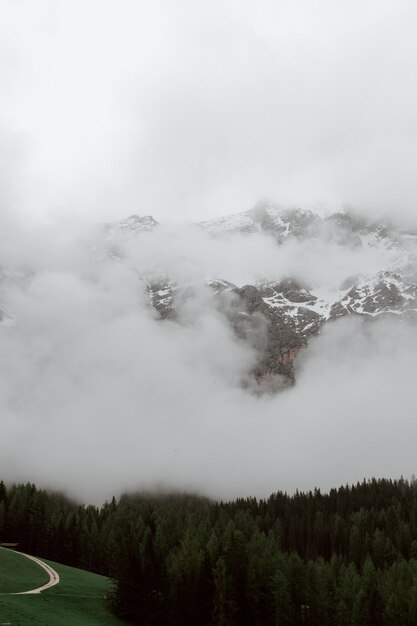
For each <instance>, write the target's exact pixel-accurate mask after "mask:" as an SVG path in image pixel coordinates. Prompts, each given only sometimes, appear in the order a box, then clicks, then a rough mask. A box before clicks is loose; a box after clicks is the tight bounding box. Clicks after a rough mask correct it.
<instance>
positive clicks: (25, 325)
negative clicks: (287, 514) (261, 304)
mask: <svg viewBox="0 0 417 626" xmlns="http://www.w3.org/2000/svg"><path fill="white" fill-rule="evenodd" d="M416 19H417V5H416V3H415V2H413V0H361V1H359V0H352V1H351V2H349V3H336V2H332V1H331V0H321V1H319V2H314V1H312V0H297V1H294V0H280V1H279V2H277V1H275V0H257V1H256V2H255V1H252V0H239V1H238V0H221V1H220V0H213V1H212V2H210V3H199V2H195V1H191V0H179V1H177V2H175V3H173V2H169V0H152V1H151V0H149V1H148V0H139V1H138V0H122V1H120V0H119V1H118V2H116V0H100V1H99V0H72V1H71V2H66V1H65V0H33V1H32V0H31V1H30V2H29V1H28V0H4V2H3V3H2V6H1V16H0V308H1V310H2V311H4V312H5V313H6V314H8V315H10V316H12V317H13V318H14V320H15V325H14V326H10V325H5V326H1V325H0V326H1V327H0V355H1V357H0V369H1V372H0V426H1V437H0V478H3V479H5V480H8V481H18V480H25V481H26V480H30V481H35V482H37V483H39V485H41V486H44V487H52V488H60V489H64V490H66V491H67V492H68V493H70V494H71V495H75V496H77V497H79V498H81V499H83V500H85V501H92V502H95V503H99V502H101V501H102V500H103V499H104V498H108V497H111V496H112V495H113V493H116V494H117V493H120V492H121V491H122V490H125V489H139V488H156V487H163V488H174V489H193V490H198V491H199V492H202V493H206V494H208V495H211V496H213V497H234V496H238V495H249V494H254V495H258V496H261V495H268V494H269V493H270V492H271V491H274V490H277V489H287V490H293V489H295V488H297V487H298V488H301V489H305V488H306V489H309V488H313V487H314V486H316V485H317V486H319V487H321V488H328V487H331V486H335V485H338V484H339V483H342V482H346V481H347V482H352V481H356V480H361V479H362V478H363V477H371V476H374V475H375V476H381V475H388V476H399V475H400V474H404V475H405V476H409V475H411V474H412V473H413V472H415V452H414V450H413V443H412V442H414V441H415V438H416V435H417V425H416V424H415V419H413V406H414V403H415V393H414V392H413V390H414V380H413V374H414V372H415V371H416V365H417V362H416V361H417V350H416V348H417V336H416V328H415V325H413V324H411V322H407V321H405V320H404V319H401V320H400V319H399V318H395V319H387V318H384V319H382V318H381V319H378V320H377V321H374V322H372V323H369V321H368V323H367V322H366V321H364V320H361V319H353V318H352V319H344V320H339V321H337V322H334V323H332V324H329V325H327V326H326V327H325V328H323V330H322V333H321V334H320V336H318V337H316V338H314V339H313V340H311V342H310V344H309V346H308V348H306V349H305V350H303V351H302V352H301V353H300V355H299V357H298V361H297V363H296V378H297V383H296V385H295V386H294V387H293V388H291V389H288V390H286V391H284V392H282V393H280V394H277V395H263V396H257V395H255V394H253V393H251V392H250V390H244V389H243V388H242V385H241V381H242V379H243V378H244V377H245V375H246V374H247V372H249V371H250V370H251V368H252V367H253V366H254V364H255V361H256V358H257V355H256V353H255V351H254V349H253V348H251V347H250V346H249V345H247V344H245V343H242V342H239V341H238V340H237V338H236V335H235V334H234V333H233V331H232V329H231V328H230V325H229V323H228V322H227V319H226V316H225V314H224V312H222V311H221V310H220V309H219V307H218V306H217V305H216V303H215V300H214V299H213V297H212V295H211V292H210V290H209V288H208V287H207V281H208V280H210V279H212V278H223V279H226V280H229V281H232V282H233V283H235V284H236V285H238V286H243V285H245V284H254V283H255V282H256V281H257V280H270V281H278V280H279V279H281V278H283V277H286V276H292V277H295V278H298V279H299V280H300V281H301V282H302V283H306V284H308V285H309V286H310V287H311V288H314V289H316V290H318V291H320V290H321V291H326V290H327V291H329V290H330V291H335V290H337V289H339V288H340V285H341V284H342V283H343V282H344V281H345V280H346V279H348V278H350V277H352V276H359V275H363V276H367V275H372V274H375V273H376V272H378V271H380V270H384V269H392V268H393V267H394V266H395V255H396V250H395V248H392V249H391V250H388V249H386V250H385V251H384V253H382V251H381V249H380V248H377V247H374V248H372V247H368V248H343V247H342V246H341V245H339V244H338V243H337V241H336V239H335V238H332V236H331V233H330V236H328V237H325V238H318V237H313V238H310V239H308V240H305V241H303V242H301V241H297V240H295V239H293V240H288V241H287V242H286V243H285V244H284V245H282V246H277V245H276V244H275V243H274V242H273V240H272V239H271V238H268V237H266V236H265V235H262V234H254V235H251V236H250V237H246V236H242V235H241V236H233V237H230V236H225V237H220V238H218V239H216V238H213V237H210V236H209V235H208V234H206V233H204V232H203V231H202V230H201V228H199V227H197V226H196V225H195V222H198V221H200V220H203V219H209V218H211V217H215V216H219V215H225V214H227V213H233V212H239V211H242V210H246V209H249V208H251V207H253V206H254V205H255V203H256V202H257V201H258V200H260V199H262V198H267V199H268V198H269V199H271V200H273V201H276V202H278V203H279V204H280V205H281V206H295V205H297V206H298V205H301V206H303V207H306V208H311V207H312V208H314V209H315V210H317V211H319V212H321V213H324V212H326V211H330V212H332V211H335V210H337V209H339V208H340V207H342V206H350V207H354V208H355V209H357V210H358V211H359V212H361V213H363V214H365V215H366V216H368V217H369V218H372V217H374V216H376V215H381V214H384V215H386V216H388V217H389V218H390V219H392V220H394V222H396V223H397V224H398V225H399V226H402V227H413V228H414V229H415V228H417V211H416V208H415V207H416V204H415V199H416V197H417V182H416V181H417V178H416V175H415V172H416V167H417V152H416V146H417V141H416V140H417V83H416V81H415V67H416V60H417V40H416V38H415V33H414V25H415V23H416ZM133 213H137V214H140V215H150V214H152V215H153V216H154V217H155V218H156V219H157V220H158V221H159V222H161V224H162V225H161V227H159V228H158V229H157V230H155V232H152V233H141V234H140V235H138V236H133V235H132V236H128V235H126V234H125V235H123V236H122V235H121V234H120V233H119V234H117V232H116V231H115V233H114V236H113V239H112V240H111V241H110V240H109V239H108V238H107V239H106V236H105V231H104V229H103V227H102V224H103V223H104V222H114V221H117V220H119V219H121V218H124V217H126V216H128V215H130V214H133ZM193 223H194V225H193ZM408 245H410V246H415V241H414V243H413V240H410V242H409V244H408ZM412 270H413V268H411V269H410V270H409V271H410V275H411V273H412ZM161 277H168V278H169V279H171V280H172V281H174V282H176V283H178V284H179V285H180V286H182V287H183V288H184V289H183V291H182V292H181V294H180V297H179V302H178V307H177V312H178V319H177V320H176V321H169V320H165V321H161V320H160V319H158V315H157V313H156V311H155V310H153V309H152V308H151V307H150V305H149V300H148V296H147V294H146V281H147V280H152V279H155V278H161ZM7 319H10V318H7Z"/></svg>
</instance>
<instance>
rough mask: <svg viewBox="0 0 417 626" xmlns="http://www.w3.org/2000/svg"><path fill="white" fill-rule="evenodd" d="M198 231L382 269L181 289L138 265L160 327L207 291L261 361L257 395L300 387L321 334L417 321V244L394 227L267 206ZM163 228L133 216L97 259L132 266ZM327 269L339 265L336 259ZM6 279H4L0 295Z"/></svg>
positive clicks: (108, 227) (105, 239) (217, 281)
mask: <svg viewBox="0 0 417 626" xmlns="http://www.w3.org/2000/svg"><path fill="white" fill-rule="evenodd" d="M196 226H197V227H198V228H200V229H202V230H203V232H205V233H207V234H208V235H209V241H211V239H212V238H220V240H221V241H222V242H223V245H226V246H228V245H229V244H228V240H229V239H233V237H239V238H242V237H244V238H246V237H252V236H259V235H262V236H266V237H267V238H268V242H269V243H268V245H272V247H273V248H275V246H278V247H280V249H284V248H281V246H286V245H287V244H288V245H290V244H291V243H292V242H293V243H296V245H297V246H298V248H297V250H298V249H300V250H301V249H303V247H304V246H309V245H311V244H312V242H313V243H314V246H315V249H320V246H324V245H327V244H331V246H333V247H334V248H335V249H337V250H343V254H344V258H350V257H349V255H353V254H356V253H357V252H358V251H362V252H364V254H365V255H367V254H368V255H371V256H372V255H373V256H372V258H374V257H375V259H376V261H375V262H373V264H372V268H373V269H372V271H371V272H369V266H367V268H364V270H363V271H362V270H360V271H359V272H358V271H357V269H358V268H357V267H356V266H355V271H354V272H353V274H354V275H353V276H349V277H348V278H346V277H345V279H344V280H343V281H342V283H341V284H334V283H333V284H329V285H327V284H325V281H324V282H323V281H321V283H320V284H313V283H311V284H310V283H309V282H308V280H307V277H306V278H305V280H304V279H303V277H302V276H300V269H298V272H297V276H295V275H290V273H287V274H286V275H282V273H281V272H280V271H277V273H276V279H274V278H273V277H272V279H271V272H270V273H269V276H268V278H265V279H263V280H262V279H257V280H256V281H255V280H254V281H252V282H251V283H250V284H244V283H241V284H236V282H233V281H232V280H230V278H231V276H229V275H228V269H227V267H224V270H222V274H221V275H220V276H216V277H212V278H210V279H207V280H206V282H205V284H204V285H202V284H200V285H199V286H198V285H196V284H189V283H187V284H182V283H181V281H178V279H176V280H174V278H173V276H170V272H169V265H168V269H167V270H166V271H164V272H161V273H159V274H158V272H156V273H155V272H153V273H152V275H147V274H146V271H144V270H143V268H142V267H139V266H136V265H135V266H134V270H135V272H136V274H137V275H138V281H139V283H140V285H142V289H143V291H144V293H145V294H146V295H147V297H148V301H149V307H150V308H151V309H153V310H154V314H155V316H156V318H157V319H160V320H161V323H164V320H170V321H171V322H174V323H175V321H176V320H178V311H179V308H180V307H181V305H182V304H183V303H184V301H186V299H187V298H190V296H192V295H193V293H194V292H195V290H196V289H197V287H199V288H201V287H202V288H203V289H206V293H207V294H208V297H209V298H213V300H212V302H213V303H214V306H215V307H216V308H217V310H218V311H219V313H220V314H221V315H222V316H223V317H224V318H225V319H226V320H227V322H228V323H229V324H230V327H231V328H232V329H233V331H234V333H235V334H236V337H238V338H239V340H241V341H244V342H247V343H248V344H250V345H251V346H252V347H253V348H255V350H256V351H257V353H258V361H257V364H256V367H255V368H254V370H253V371H252V372H249V373H248V379H247V380H246V381H243V382H244V383H245V384H246V383H250V379H251V378H252V381H253V380H256V381H257V385H258V388H260V389H268V390H271V389H272V390H273V389H278V388H281V387H282V386H285V385H286V384H288V383H291V382H293V381H294V360H295V358H296V356H297V354H298V353H299V352H300V350H301V349H302V348H303V347H304V346H306V344H307V343H308V341H309V339H310V338H311V337H312V336H314V335H317V334H318V333H320V330H321V328H322V327H323V325H324V324H326V323H327V322H329V321H333V320H336V319H337V318H340V317H342V316H346V315H352V314H354V315H360V316H363V317H364V318H365V319H368V320H372V319H375V318H376V317H379V316H381V315H390V316H397V317H399V316H406V317H407V318H415V319H416V320H417V259H416V254H417V235H416V234H415V233H413V232H401V231H399V230H398V229H396V228H395V227H394V226H393V225H392V224H390V223H389V222H388V221H386V220H380V221H370V220H368V219H365V218H363V217H361V216H358V215H356V214H353V213H351V212H349V211H341V212H336V213H333V214H319V213H315V212H313V211H311V210H306V209H301V208H280V207H279V206H277V205H274V204H271V203H261V204H258V205H257V206H256V207H255V208H253V209H251V210H250V211H246V212H244V213H240V214H236V215H231V216H226V217H222V218H218V219H214V220H210V221H206V222H202V223H199V224H197V225H196ZM162 228H163V226H160V225H159V223H158V222H157V221H156V220H155V219H154V218H153V217H151V216H138V215H131V216H130V217H128V218H126V219H123V220H122V221H121V222H118V223H112V224H105V225H104V226H103V227H102V229H101V231H100V234H99V236H98V239H97V240H95V242H94V244H92V245H91V250H92V253H93V255H95V257H97V258H99V259H107V261H109V260H110V262H115V263H117V262H120V261H122V260H125V259H126V260H127V262H128V263H133V261H131V258H130V257H129V255H128V253H127V252H126V250H127V248H128V249H129V250H130V252H131V251H132V249H135V247H136V246H138V247H140V246H142V244H143V242H145V241H146V243H147V245H148V248H149V247H150V248H151V249H152V248H153V244H152V242H153V241H154V240H153V239H152V238H153V237H155V236H156V237H157V236H158V235H157V233H159V232H160V231H161V229H162ZM193 232H195V231H193ZM190 233H191V234H190V236H192V232H191V231H190ZM245 241H246V239H245ZM331 246H330V248H329V249H332V248H331ZM293 247H294V246H293ZM156 250H160V251H161V248H158V247H157V246H156ZM156 253H157V252H156ZM126 255H127V256H126ZM328 262H329V264H331V263H332V258H329V260H328ZM165 267H166V263H165ZM301 273H302V272H301ZM272 274H273V272H272ZM16 275H17V274H16ZM5 276H6V275H4V276H2V277H0V278H1V280H0V286H1V282H2V281H3V282H4V281H5V280H6V278H5ZM8 276H9V278H7V280H8V281H9V282H10V281H12V282H13V280H12V278H10V276H13V275H12V274H9V275H8ZM19 280H21V279H19ZM138 288H140V286H138ZM1 304H2V298H1V291H0V305H1ZM3 304H5V303H4V302H3ZM6 308H8V307H7V306H6ZM13 314H14V312H13V311H11V313H10V314H9V313H6V312H5V311H4V310H3V309H2V308H0V327H3V328H4V329H5V330H6V329H7V327H10V326H13V325H16V322H15V320H14V317H13ZM17 324H18V320H17Z"/></svg>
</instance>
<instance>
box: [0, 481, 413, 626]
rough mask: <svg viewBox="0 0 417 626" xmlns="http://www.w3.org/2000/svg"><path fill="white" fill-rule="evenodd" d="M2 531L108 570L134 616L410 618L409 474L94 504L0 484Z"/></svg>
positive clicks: (280, 621) (173, 621)
mask: <svg viewBox="0 0 417 626" xmlns="http://www.w3.org/2000/svg"><path fill="white" fill-rule="evenodd" d="M0 542H19V549H20V550H22V551H26V552H29V553H32V554H37V555H40V556H43V557H44V558H50V559H52V560H55V561H59V562H62V563H65V564H68V565H72V566H76V567H81V568H84V569H88V570H91V571H95V572H98V573H101V574H105V575H107V576H110V577H111V578H113V579H114V580H115V584H114V590H113V592H112V594H111V598H110V601H111V603H112V607H113V610H114V611H115V612H116V613H118V614H119V615H120V616H122V617H124V618H125V619H127V620H130V621H132V623H135V624H143V625H147V624H149V625H151V624H155V625H161V626H162V625H181V626H188V625H189V626H200V625H201V626H205V625H213V626H227V625H237V626H240V625H242V626H246V625H247V626H249V625H250V626H252V625H265V626H269V625H271V626H281V625H293V624H294V625H297V624H303V623H305V624H310V625H317V626H319V625H320V626H322V625H323V626H326V625H329V626H331V625H333V624H335V625H341V626H348V625H349V626H357V625H358V626H359V625H365V624H371V625H375V626H376V625H378V626H380V625H385V624H386V625H392V626H394V625H395V626H401V625H410V626H411V625H415V624H417V482H416V481H414V480H412V481H407V480H404V479H400V480H387V479H381V480H376V479H373V480H371V481H364V482H362V483H358V484H356V485H352V486H344V487H340V488H339V489H332V490H331V491H330V492H329V493H326V494H324V493H321V492H320V490H317V489H316V490H315V491H314V492H308V493H300V492H296V493H295V494H294V495H288V494H286V493H282V492H277V493H274V494H272V495H271V496H270V497H269V498H268V499H261V500H257V499H255V498H244V499H237V500H235V501H233V502H214V501H211V500H209V499H206V498H201V497H198V496H193V495H187V494H185V495H181V494H167V495H161V494H159V495H153V494H141V493H138V494H131V495H124V496H122V497H121V498H120V499H119V500H118V501H116V499H114V498H113V499H112V501H111V502H106V503H105V504H104V505H103V506H102V507H94V506H84V505H78V504H77V503H74V502H72V501H71V500H69V499H68V498H66V497H64V496H63V495H60V494H55V493H48V492H46V491H44V490H40V489H37V488H36V487H35V486H34V485H32V484H25V485H13V486H9V487H6V486H5V484H4V483H3V482H0Z"/></svg>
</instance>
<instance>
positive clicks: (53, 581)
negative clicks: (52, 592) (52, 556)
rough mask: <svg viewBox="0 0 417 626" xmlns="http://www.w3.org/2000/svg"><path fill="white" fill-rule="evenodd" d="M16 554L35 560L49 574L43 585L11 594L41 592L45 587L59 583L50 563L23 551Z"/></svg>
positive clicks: (20, 594) (19, 594) (57, 575)
mask: <svg viewBox="0 0 417 626" xmlns="http://www.w3.org/2000/svg"><path fill="white" fill-rule="evenodd" d="M17 554H21V555H22V556H25V557H26V558H27V559H30V560H31V561H35V563H37V564H38V565H39V566H40V567H42V568H43V569H44V570H45V572H47V574H49V581H48V582H47V583H45V584H44V585H42V587H37V588H36V589H31V590H30V591H18V592H16V593H13V594H11V595H13V596H23V595H25V594H32V593H41V592H42V591H45V589H49V588H50V587H54V586H55V585H57V584H58V583H59V581H60V578H59V574H58V572H56V571H55V570H54V569H53V568H52V567H51V566H50V565H48V564H47V563H44V562H43V561H41V560H40V559H38V558H36V556H30V554H25V553H24V552H18V553H17Z"/></svg>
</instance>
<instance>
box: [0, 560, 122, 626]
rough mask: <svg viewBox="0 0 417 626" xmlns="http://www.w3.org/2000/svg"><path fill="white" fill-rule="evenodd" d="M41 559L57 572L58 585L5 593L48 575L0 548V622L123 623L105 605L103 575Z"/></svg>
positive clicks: (45, 625) (17, 625)
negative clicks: (32, 591)
mask: <svg viewBox="0 0 417 626" xmlns="http://www.w3.org/2000/svg"><path fill="white" fill-rule="evenodd" d="M5 553H6V554H5ZM44 560H45V559H44ZM45 563H49V565H51V566H52V567H53V568H54V569H55V570H56V571H57V572H58V574H59V576H60V578H61V582H60V583H59V584H58V585H56V586H55V587H51V589H47V590H46V591H44V592H42V593H41V594H36V595H22V596H14V595H8V594H10V593H11V592H12V591H14V592H16V591H27V590H28V589H33V588H36V587H38V586H39V585H42V584H44V583H45V582H47V581H48V579H49V577H48V575H47V574H46V572H44V571H43V570H42V569H41V568H40V567H39V566H37V565H36V563H33V561H29V559H25V557H23V556H21V555H19V554H16V553H15V552H12V551H8V550H7V551H6V550H3V549H0V593H1V594H5V595H0V626H2V625H4V624H7V625H10V626H36V625H39V626H40V625H42V626H106V625H109V626H117V625H118V626H122V625H123V624H124V625H126V622H124V621H122V620H119V619H117V618H116V617H114V616H113V615H112V613H111V612H110V610H109V609H108V608H107V606H106V603H105V601H104V597H105V595H106V594H107V593H108V591H109V588H110V587H109V581H108V579H107V578H105V577H104V576H98V575H97V574H91V573H90V572H86V571H84V570H79V569H75V568H74V567H67V566H65V565H60V564H59V563H54V562H53V561H46V560H45Z"/></svg>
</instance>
